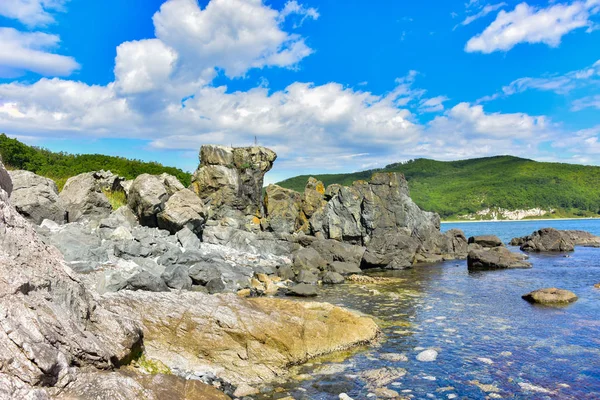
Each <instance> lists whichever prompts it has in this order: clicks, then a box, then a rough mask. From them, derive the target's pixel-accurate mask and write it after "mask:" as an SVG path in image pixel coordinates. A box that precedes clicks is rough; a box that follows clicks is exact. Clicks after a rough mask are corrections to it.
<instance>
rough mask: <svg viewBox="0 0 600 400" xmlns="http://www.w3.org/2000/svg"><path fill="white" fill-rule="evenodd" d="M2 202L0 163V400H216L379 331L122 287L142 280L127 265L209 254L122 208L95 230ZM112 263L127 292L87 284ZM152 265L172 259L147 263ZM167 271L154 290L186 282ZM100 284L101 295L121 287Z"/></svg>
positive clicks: (283, 308)
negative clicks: (37, 220)
mask: <svg viewBox="0 0 600 400" xmlns="http://www.w3.org/2000/svg"><path fill="white" fill-rule="evenodd" d="M13 193H14V185H13V183H12V180H11V178H10V175H9V174H8V173H7V171H6V170H5V169H4V167H3V165H2V164H1V163H0V313H1V320H2V321H1V323H0V398H7V399H8V398H11V399H39V400H45V399H50V398H64V399H75V398H76V399H100V398H102V399H104V398H111V399H128V398H144V399H162V398H167V397H168V398H169V399H174V400H183V399H189V398H207V399H208V398H211V399H213V398H214V399H227V398H229V396H228V395H227V394H229V395H235V396H238V394H239V393H242V392H247V391H249V390H250V389H251V386H250V385H258V384H262V383H265V382H270V381H272V380H274V379H276V378H277V377H281V376H284V375H285V374H286V373H287V372H288V369H289V368H288V367H289V365H294V364H297V363H300V362H303V361H305V360H307V359H309V358H311V357H315V356H319V355H322V354H325V353H328V352H332V351H337V350H343V349H346V348H348V347H350V346H353V345H356V344H361V343H365V342H368V341H370V340H372V339H374V338H375V337H376V336H377V334H378V328H377V325H376V324H375V323H374V322H373V321H372V320H371V319H370V318H367V317H364V316H359V315H357V314H355V313H352V312H350V311H347V310H344V309H341V308H339V307H335V306H333V305H330V304H320V303H299V302H293V301H286V300H281V299H273V298H261V299H244V298H241V297H239V296H236V295H233V294H225V295H216V296H211V295H207V294H203V293H199V292H194V291H185V292H181V291H179V290H176V291H168V292H166V291H165V292H163V293H153V292H151V291H131V290H126V289H135V288H137V285H138V283H139V282H140V281H143V280H144V279H146V277H144V276H143V274H142V273H139V270H137V272H134V275H135V274H137V277H136V278H133V277H132V276H131V275H128V274H129V272H130V270H129V268H131V269H133V270H136V267H135V266H134V264H135V265H138V263H139V264H140V265H141V264H145V263H148V264H151V266H146V265H144V268H146V269H147V270H148V271H150V270H152V269H155V268H159V269H160V267H161V263H162V266H165V265H167V264H168V265H186V264H185V263H188V262H191V261H190V260H194V261H198V259H199V258H201V257H203V256H206V254H204V255H198V252H206V253H210V251H211V245H206V246H208V247H207V248H205V247H204V246H198V248H197V249H196V252H197V253H196V254H192V253H193V252H192V250H191V249H190V250H189V251H188V249H186V248H185V247H184V246H182V245H181V244H182V243H185V244H186V245H188V248H190V247H189V246H190V243H192V242H194V243H199V238H198V237H197V236H196V235H195V234H194V233H193V232H192V231H191V230H190V229H188V228H183V229H182V230H181V231H179V232H178V234H179V235H178V236H173V235H169V233H168V232H167V231H161V230H158V229H156V228H148V227H142V226H140V225H139V224H138V220H137V218H136V216H135V215H134V214H133V213H132V212H131V211H130V210H128V209H127V208H120V209H119V210H117V211H115V212H112V213H111V214H109V215H108V216H107V217H105V218H102V219H101V220H99V221H98V220H95V219H93V218H90V220H89V221H88V222H86V223H84V222H76V223H68V224H65V225H60V224H59V223H57V222H56V221H52V220H50V219H45V220H44V221H43V222H42V226H41V227H34V226H33V225H31V224H30V223H29V222H27V221H26V220H25V219H24V217H23V216H22V215H20V214H19V213H18V212H17V211H16V209H15V208H14V207H13V206H12V205H11V204H10V202H9V195H12V194H13ZM87 215H95V214H87ZM91 221H95V222H93V223H92V222H91ZM40 233H41V234H43V237H40ZM167 238H169V239H167ZM161 239H164V240H161ZM174 240H177V241H178V242H177V243H175V242H174ZM49 242H53V243H56V244H57V245H58V247H61V250H62V252H63V253H64V254H65V257H67V258H68V259H69V260H71V261H72V262H70V263H68V264H67V263H65V261H64V259H63V256H62V255H61V254H60V252H59V251H57V249H56V248H55V247H54V246H52V245H51V244H50V243H49ZM219 250H221V249H218V250H217V251H219ZM146 253H148V255H147V256H146ZM111 257H116V258H118V259H117V260H116V262H115V263H116V264H118V263H129V264H128V265H125V266H123V268H117V269H116V270H115V272H118V273H120V274H122V275H127V278H126V279H125V282H126V283H125V285H124V287H123V289H124V290H121V291H119V292H118V293H104V294H101V293H100V292H101V291H99V290H96V289H97V288H98V287H97V286H96V281H95V280H93V279H89V278H90V277H91V276H93V275H94V274H95V273H97V272H98V268H104V266H109V264H110V263H111ZM161 257H162V258H163V259H165V260H166V259H167V258H173V260H172V262H170V263H167V262H166V261H164V262H163V261H161V262H158V259H160V258H161ZM223 257H224V258H226V257H225V255H224V256H223ZM231 257H239V254H238V253H235V254H233V255H232V256H231ZM104 260H108V262H104ZM226 261H230V260H225V261H224V262H226ZM240 262H241V261H240ZM86 263H87V264H86ZM198 263H202V261H198ZM198 263H194V266H197V264H198ZM257 264H260V260H258V261H257ZM267 264H268V263H267ZM211 265H212V262H211ZM71 267H74V268H78V270H79V271H81V272H87V274H86V273H76V272H75V270H73V269H72V268H71ZM267 267H268V265H267ZM176 269H177V268H173V269H172V270H171V272H172V273H168V272H167V268H166V267H165V268H164V271H163V272H162V273H161V274H160V276H164V279H163V281H162V283H161V282H158V281H155V282H154V284H156V285H158V286H161V285H163V284H168V283H167V282H171V283H172V285H173V286H174V287H178V286H179V283H173V282H176V281H178V280H180V281H182V282H186V281H187V278H188V277H189V274H188V273H187V271H186V274H181V276H178V273H177V272H176V271H175V270H176ZM190 269H192V268H190ZM197 271H198V276H200V275H201V274H202V273H203V272H204V273H206V274H207V276H208V275H210V273H211V271H210V270H209V269H203V267H202V266H197ZM167 275H170V277H167ZM104 276H105V278H106V280H105V288H106V287H110V286H111V285H121V284H122V283H123V281H122V280H119V279H116V278H115V279H112V278H111V276H110V275H104ZM199 279H200V278H199ZM91 281H94V284H93V285H90V282H91ZM125 365H128V366H129V367H128V369H126V370H119V369H117V368H119V367H121V366H125ZM133 367H135V368H133ZM144 372H145V373H152V374H155V375H146V374H144ZM157 372H159V374H156V373H157ZM165 374H167V375H165ZM203 382H208V383H212V384H214V385H217V386H219V387H220V388H221V389H222V390H224V391H225V392H226V394H223V393H222V392H218V391H217V390H215V389H214V388H213V387H211V386H210V385H206V384H205V383H203ZM224 382H227V383H226V384H225V383H224ZM230 383H231V384H233V385H234V386H232V385H231V384H230ZM236 386H237V388H236ZM240 388H242V389H243V390H242V389H240ZM249 388H250V389H249ZM236 393H238V394H236Z"/></svg>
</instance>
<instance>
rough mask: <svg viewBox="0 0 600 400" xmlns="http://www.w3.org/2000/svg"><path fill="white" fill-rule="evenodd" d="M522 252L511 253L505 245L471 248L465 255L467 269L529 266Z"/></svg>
mask: <svg viewBox="0 0 600 400" xmlns="http://www.w3.org/2000/svg"><path fill="white" fill-rule="evenodd" d="M527 258H528V257H527V256H526V255H524V254H519V253H513V252H511V251H510V250H509V249H507V248H506V247H503V246H502V247H493V248H490V249H472V250H471V251H469V255H468V257H467V265H468V268H469V271H482V270H493V269H510V268H531V263H529V262H527V261H525V260H526V259H527Z"/></svg>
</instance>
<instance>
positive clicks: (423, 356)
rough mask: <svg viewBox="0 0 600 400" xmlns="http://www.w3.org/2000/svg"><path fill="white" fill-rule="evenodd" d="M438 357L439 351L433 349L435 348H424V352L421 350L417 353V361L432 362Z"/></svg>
mask: <svg viewBox="0 0 600 400" xmlns="http://www.w3.org/2000/svg"><path fill="white" fill-rule="evenodd" d="M437 357H438V352H437V351H435V350H433V349H429V350H424V351H422V352H420V353H419V354H417V361H421V362H432V361H435V360H436V359H437Z"/></svg>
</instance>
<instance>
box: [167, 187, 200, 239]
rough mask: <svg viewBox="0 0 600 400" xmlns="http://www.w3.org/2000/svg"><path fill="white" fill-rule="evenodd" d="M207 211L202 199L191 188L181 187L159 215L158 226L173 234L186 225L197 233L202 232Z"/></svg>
mask: <svg viewBox="0 0 600 400" xmlns="http://www.w3.org/2000/svg"><path fill="white" fill-rule="evenodd" d="M206 218H207V211H206V209H205V207H204V203H203V202H202V200H201V199H200V198H199V197H198V196H197V195H196V193H194V192H192V191H191V190H189V189H185V188H183V189H181V190H179V191H177V192H176V193H175V194H173V195H172V196H171V197H170V198H169V200H167V202H166V203H165V206H164V210H163V211H161V212H160V213H159V214H158V215H157V222H158V227H159V228H161V229H166V230H168V231H169V232H171V233H172V234H175V233H177V232H178V231H180V230H181V229H183V228H184V227H186V228H188V229H189V230H191V231H192V232H194V233H196V234H200V233H201V232H202V228H203V226H204V222H206Z"/></svg>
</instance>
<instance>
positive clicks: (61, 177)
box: [0, 134, 191, 188]
mask: <svg viewBox="0 0 600 400" xmlns="http://www.w3.org/2000/svg"><path fill="white" fill-rule="evenodd" d="M0 156H1V157H2V160H3V162H4V164H5V165H6V166H7V168H11V169H25V170H28V171H31V172H34V173H36V174H38V175H42V176H46V177H48V178H51V179H53V180H55V181H56V183H57V184H58V186H59V188H62V186H63V185H64V183H65V182H66V180H67V179H68V178H70V177H72V176H75V175H78V174H81V173H84V172H91V171H99V170H101V169H103V170H110V171H112V172H113V173H114V174H117V175H120V176H123V177H125V178H127V179H133V178H135V177H136V176H138V175H141V174H144V173H148V174H161V173H163V172H166V173H168V174H171V175H174V176H176V177H177V178H178V179H179V180H180V181H181V183H183V184H184V185H185V186H188V185H189V184H190V179H191V175H190V174H189V173H187V172H185V171H182V170H181V169H179V168H173V167H165V166H163V165H161V164H159V163H154V162H144V161H140V160H129V159H127V158H122V157H112V156H104V155H101V154H77V155H73V154H67V153H55V152H52V151H49V150H46V149H41V148H38V147H31V146H27V145H25V144H23V143H21V142H19V141H18V140H16V139H11V138H9V137H7V136H6V135H5V134H0Z"/></svg>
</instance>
